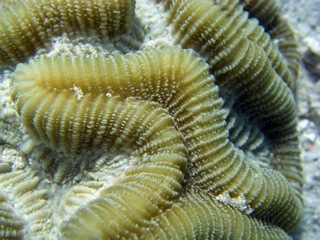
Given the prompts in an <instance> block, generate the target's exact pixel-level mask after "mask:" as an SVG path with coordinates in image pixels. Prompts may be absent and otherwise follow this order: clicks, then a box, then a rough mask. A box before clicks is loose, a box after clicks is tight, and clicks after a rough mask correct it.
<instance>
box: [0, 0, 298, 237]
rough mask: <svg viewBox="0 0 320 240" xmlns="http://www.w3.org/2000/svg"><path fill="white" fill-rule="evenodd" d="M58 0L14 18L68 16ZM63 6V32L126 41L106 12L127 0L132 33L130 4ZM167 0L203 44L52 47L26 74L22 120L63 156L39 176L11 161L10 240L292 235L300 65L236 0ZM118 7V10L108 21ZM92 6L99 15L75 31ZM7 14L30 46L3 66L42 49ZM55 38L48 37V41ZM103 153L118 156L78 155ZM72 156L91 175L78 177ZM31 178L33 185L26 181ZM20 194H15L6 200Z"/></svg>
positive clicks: (179, 39)
mask: <svg viewBox="0 0 320 240" xmlns="http://www.w3.org/2000/svg"><path fill="white" fill-rule="evenodd" d="M19 2H20V1H19ZM60 2H61V1H49V2H48V1H46V3H44V4H43V5H42V4H40V3H41V1H30V5H29V3H25V4H23V8H21V9H24V10H23V11H22V10H21V9H20V7H15V6H12V7H4V9H5V11H6V14H8V12H10V13H11V14H12V13H14V12H15V11H17V17H16V19H19V21H20V22H23V21H21V19H29V17H28V16H29V15H28V14H38V13H34V12H33V11H26V9H28V8H30V10H31V9H35V8H36V7H37V6H36V5H34V4H35V3H37V4H39V6H45V7H44V8H43V9H46V11H39V12H45V14H47V15H48V16H50V14H53V13H55V14H56V13H57V12H58V13H59V14H60V15H61V16H60V15H59V14H58V15H57V16H55V17H54V18H52V19H53V20H52V21H57V20H58V19H60V18H61V17H62V16H63V14H62V13H64V10H61V9H60V7H59V6H60V5H59V3H60ZM62 2H65V3H68V4H70V9H74V13H70V14H69V15H68V17H67V18H66V19H67V20H63V21H62V22H61V23H63V24H57V29H59V31H58V32H57V33H56V34H57V35H59V34H62V32H67V34H69V35H70V36H71V37H72V35H90V34H93V35H94V36H99V35H100V36H106V37H112V36H113V33H116V34H118V35H121V34H122V32H121V31H120V32H117V31H116V30H114V29H113V28H111V29H112V30H111V31H110V32H108V33H107V34H105V32H103V33H101V32H99V31H100V30H101V29H100V28H99V27H97V25H96V24H98V25H99V26H110V23H108V22H107V23H105V22H104V19H102V18H97V17H95V16H96V14H97V15H99V14H100V13H101V12H105V9H113V10H114V9H119V8H118V7H119V6H121V7H120V16H123V17H122V18H121V19H122V20H121V22H122V27H124V29H127V28H130V24H129V23H130V21H131V20H132V18H133V16H132V14H133V13H132V11H133V6H134V3H133V2H129V1H112V2H110V5H108V4H107V5H108V6H102V7H101V9H99V13H97V12H96V11H92V10H91V9H90V7H92V6H100V5H99V4H102V3H100V1H90V4H92V5H90V4H89V2H87V1H72V2H71V1H62ZM86 3H88V4H89V5H87V4H86ZM226 3H227V4H226ZM127 4H128V5H127ZM161 4H164V9H166V11H167V23H168V24H170V27H171V28H172V34H173V36H174V39H175V44H176V45H181V46H182V47H183V48H192V49H193V50H183V49H182V48H181V47H179V46H176V47H163V48H161V49H157V48H146V49H143V51H138V52H136V53H129V54H126V55H122V54H113V55H112V56H109V57H107V58H106V55H105V54H103V53H101V54H95V55H90V56H88V55H81V54H80V55H77V56H70V55H65V54H61V55H59V56H52V55H50V54H49V55H48V56H46V55H40V56H37V57H36V59H34V60H31V61H30V62H29V63H27V64H20V65H19V66H18V67H17V68H16V70H15V72H14V73H13V75H12V81H13V83H14V90H13V95H12V96H13V100H14V101H15V104H16V107H17V111H18V113H19V115H20V116H21V120H22V123H23V125H24V126H25V127H26V128H27V129H28V131H29V134H30V135H31V136H32V138H33V139H34V141H35V143H36V142H39V143H44V144H45V145H46V146H48V147H49V148H50V149H52V150H54V151H52V150H49V149H46V148H41V149H42V150H39V151H40V153H39V154H38V156H44V160H43V163H42V167H43V170H41V171H40V172H41V174H36V172H37V171H36V169H34V170H33V169H32V168H33V165H32V164H31V165H30V166H27V167H26V168H25V169H24V170H16V169H14V168H13V167H11V166H9V165H3V166H0V170H1V169H4V170H3V171H1V172H3V173H2V174H1V175H0V180H1V181H0V184H1V186H2V189H4V190H2V191H4V192H0V210H1V211H0V214H1V216H5V217H4V220H5V221H3V222H1V223H0V224H1V225H0V226H1V228H0V234H1V235H0V236H2V237H3V238H4V237H8V236H12V237H17V238H18V237H21V236H28V237H30V238H33V237H34V236H37V237H39V238H41V237H44V236H47V235H52V234H53V235H58V236H59V237H62V238H66V239H81V238H82V239H109V238H111V239H113V238H121V237H123V238H149V239H153V238H164V239H165V238H166V239H176V238H181V239H188V238H189V239H193V238H211V239H222V238H235V237H236V238H237V239H261V238H269V239H286V238H289V236H288V235H287V234H286V233H285V231H289V230H291V229H293V228H294V227H295V226H296V225H297V223H298V221H299V218H300V211H301V199H300V194H301V188H302V175H301V166H300V158H299V150H298V139H297V132H296V111H295V102H294V97H293V94H292V91H291V89H293V88H294V80H295V77H296V73H295V72H294V71H293V70H292V68H290V61H289V60H287V59H286V56H285V55H284V56H283V55H282V54H281V52H280V51H279V50H278V47H277V46H276V44H274V43H272V42H271V40H270V36H269V35H268V34H266V33H265V32H264V29H263V28H262V27H261V26H259V24H258V22H257V21H256V20H254V19H248V15H247V14H246V13H245V12H244V11H243V10H242V7H241V5H239V3H238V2H237V1H226V2H224V3H223V1H222V3H219V1H216V2H212V1H201V4H200V1H192V0H188V1H187V0H184V1H183V0H181V1H164V3H161ZM79 6H80V7H79ZM84 6H86V7H84ZM57 7H58V8H59V9H58V10H57ZM17 9H18V10H17ZM93 9H96V8H95V7H93ZM121 9H125V10H123V12H124V13H123V14H124V15H122V14H121ZM128 9H131V10H132V11H131V10H128ZM113 10H112V11H111V12H108V11H107V15H108V14H111V16H112V18H111V19H114V18H115V17H114V15H113V13H115V12H117V11H113ZM249 10H250V8H249ZM21 11H22V12H21ZM50 11H52V12H50ZM83 11H85V12H86V14H87V13H89V12H92V14H93V15H92V17H90V18H89V19H98V20H97V21H96V22H95V23H93V25H90V24H88V25H86V27H84V28H82V27H80V28H78V26H81V24H79V23H81V19H82V21H83V18H82V17H81V16H83V15H82V13H83ZM26 12H28V14H27V15H28V16H24V15H23V14H26ZM29 12H30V13H29ZM258 12H259V11H258ZM266 12H268V11H266ZM80 13H81V14H80ZM79 16H80V17H79ZM99 16H100V15H99ZM259 16H261V15H259ZM262 16H263V18H265V19H268V18H269V16H268V14H267V15H265V16H266V17H265V16H264V15H263V14H262ZM5 18H7V15H5ZM5 18H2V20H1V21H2V22H1V24H0V26H1V28H2V29H3V30H4V31H5V32H7V33H8V38H4V39H5V40H4V41H6V42H9V41H10V39H11V38H16V39H17V40H15V41H17V43H19V44H18V45H17V46H19V47H17V46H15V47H14V44H13V45H10V47H6V45H5V44H4V45H3V46H5V47H3V48H2V49H1V53H2V55H1V61H3V63H2V64H3V65H5V66H9V65H12V64H14V63H15V62H17V61H22V60H24V59H26V58H27V57H28V56H31V55H32V54H34V53H35V52H36V51H37V50H39V49H41V48H42V45H37V44H34V45H33V46H34V48H33V50H32V51H31V52H24V50H23V49H24V48H28V46H30V45H28V44H27V42H28V41H25V39H24V38H20V37H17V36H19V34H18V35H17V34H16V33H15V32H14V31H13V30H10V29H11V28H10V27H9V25H5V24H3V22H4V20H3V19H5ZM44 19H46V18H43V19H42V20H44ZM74 19H80V20H74ZM15 21H17V20H13V23H12V26H16V27H17V26H18V25H14V24H15V23H14V22H15ZM27 21H29V20H27ZM72 21H77V22H76V23H75V22H73V24H71V22H72ZM112 21H113V20H112ZM266 21H267V20H266ZM270 21H271V20H270ZM270 21H268V24H269V22H270ZM280 21H281V20H280ZM42 22H45V21H42ZM89 22H90V21H89ZM100 22H101V23H100ZM69 23H70V24H69ZM115 23H117V24H118V21H117V20H115ZM117 24H115V25H116V26H118V25H117ZM111 25H112V24H111ZM10 26H11V25H10ZM40 26H42V28H45V29H46V26H43V25H41V24H40ZM112 26H113V25H112ZM19 29H20V25H19ZM21 29H23V27H21ZM91 29H93V30H91ZM108 29H109V28H108ZM118 29H122V28H118ZM275 29H276V28H275ZM10 31H12V32H10ZM36 31H39V33H36V34H35V36H42V35H43V29H41V27H40V29H39V30H36ZM92 31H95V32H92ZM270 31H274V32H276V30H270ZM45 32H46V31H45ZM49 32H50V31H49ZM44 35H45V34H44ZM275 35H276V34H275ZM52 36H55V34H51V35H50V34H49V35H45V37H44V38H43V40H42V41H43V44H44V45H45V44H46V41H48V40H49V39H50V38H51V37H52ZM2 40H3V39H1V41H2ZM11 46H13V47H11ZM194 51H195V52H198V53H199V54H200V55H201V56H202V57H203V58H202V59H200V58H199V57H198V56H197V55H196V54H195V52H194ZM20 52H24V53H23V54H24V55H21V54H20ZM203 60H205V61H206V62H207V63H208V64H207V63H205V62H203ZM213 76H214V77H215V78H216V79H214V77H213ZM217 85H218V86H219V89H218V87H217ZM290 88H291V89H290ZM221 97H223V98H224V100H225V101H223V100H222V98H221ZM101 151H102V152H104V153H107V157H102V158H101V159H98V160H93V161H92V160H83V161H80V162H79V161H78V160H77V158H78V157H80V156H82V155H84V156H87V155H86V154H87V153H94V152H101ZM61 153H62V154H63V156H64V157H63V160H59V159H60V157H59V156H60V155H61ZM77 156H78V157H77ZM73 164H74V166H76V168H77V169H80V170H81V169H82V171H84V173H83V174H80V175H77V176H75V175H74V176H73V177H72V174H73V170H70V169H71V168H72V167H70V165H72V166H73ZM28 171H31V173H32V174H30V175H26V172H28ZM90 171H91V173H89V172H90ZM51 174H53V176H52V177H53V178H54V181H55V182H56V183H63V184H64V186H63V187H62V188H61V190H59V191H56V194H58V195H62V197H54V196H52V195H51V194H52V193H50V191H55V190H52V187H50V186H48V185H47V184H46V183H45V182H42V181H40V182H39V179H43V178H46V176H50V175H51ZM35 175H38V176H35ZM70 175H71V177H70ZM17 176H19V179H20V180H19V179H18V178H17ZM66 176H68V177H66ZM79 176H80V179H78V177H79ZM7 179H8V180H7ZM11 179H12V180H11ZM22 179H25V181H24V182H25V183H24V184H19V183H18V182H19V181H22ZM12 187H14V188H15V189H17V190H14V191H12ZM55 188H57V186H55V185H53V189H55ZM44 189H45V190H44ZM48 189H51V190H48ZM30 191H32V194H31V195H30V193H31V192H30ZM9 192H13V194H12V193H11V195H10V194H9V196H10V197H8V198H7V197H2V196H5V195H6V194H8V193H9ZM25 194H28V195H30V196H31V197H30V198H27V199H29V200H30V201H29V200H24V201H25V202H26V201H27V203H26V204H29V205H30V207H26V208H25V209H24V208H23V207H22V206H23V205H19V206H21V209H19V210H18V211H14V210H13V208H12V206H13V204H15V201H17V202H19V201H21V197H22V198H23V197H24V196H25ZM35 202H38V204H35ZM48 204H51V205H52V206H51V207H50V206H49V205H48ZM55 208H56V209H57V210H56V211H52V209H55ZM32 223H35V225H33V224H32ZM36 224H39V227H37V225H36Z"/></svg>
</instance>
